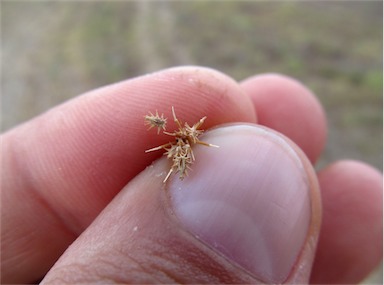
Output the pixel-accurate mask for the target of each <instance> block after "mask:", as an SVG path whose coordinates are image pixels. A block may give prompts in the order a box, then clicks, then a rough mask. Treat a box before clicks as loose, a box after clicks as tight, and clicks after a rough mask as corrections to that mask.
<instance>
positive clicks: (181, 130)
mask: <svg viewBox="0 0 384 285" xmlns="http://www.w3.org/2000/svg"><path fill="white" fill-rule="evenodd" d="M172 115H173V120H174V121H175V123H176V125H177V127H178V129H177V130H175V131H173V132H172V133H170V132H166V131H165V125H166V123H167V119H166V118H164V117H163V114H162V115H161V116H159V114H158V113H157V111H156V115H153V114H152V113H149V115H146V116H145V122H146V124H147V125H150V128H149V129H151V128H153V127H157V128H158V129H157V130H158V132H157V133H158V134H159V133H160V130H161V129H163V133H164V134H166V135H168V136H172V137H174V141H172V142H169V143H166V144H163V145H160V146H158V147H154V148H151V149H148V150H146V151H145V152H152V151H156V150H161V149H163V150H165V153H164V155H166V156H167V158H168V159H170V160H172V166H171V169H170V170H169V172H168V174H167V176H166V177H165V179H164V181H163V182H164V183H165V182H166V181H167V180H168V178H169V177H170V176H171V174H172V173H177V172H178V173H179V178H180V179H181V180H183V179H184V177H185V176H187V175H188V170H190V169H191V165H192V164H193V162H194V161H195V156H194V154H193V150H192V146H193V145H195V144H201V145H205V146H211V147H218V146H217V145H213V144H210V143H206V142H203V141H201V140H199V136H200V135H201V134H202V133H203V132H204V130H202V129H200V127H201V125H202V124H203V123H204V121H205V119H206V118H207V117H203V118H201V119H200V120H199V121H198V122H197V123H196V124H194V125H193V126H190V125H189V124H188V123H186V122H185V123H184V124H183V123H182V122H181V121H180V120H179V119H178V118H177V117H176V113H175V109H174V108H173V106H172Z"/></svg>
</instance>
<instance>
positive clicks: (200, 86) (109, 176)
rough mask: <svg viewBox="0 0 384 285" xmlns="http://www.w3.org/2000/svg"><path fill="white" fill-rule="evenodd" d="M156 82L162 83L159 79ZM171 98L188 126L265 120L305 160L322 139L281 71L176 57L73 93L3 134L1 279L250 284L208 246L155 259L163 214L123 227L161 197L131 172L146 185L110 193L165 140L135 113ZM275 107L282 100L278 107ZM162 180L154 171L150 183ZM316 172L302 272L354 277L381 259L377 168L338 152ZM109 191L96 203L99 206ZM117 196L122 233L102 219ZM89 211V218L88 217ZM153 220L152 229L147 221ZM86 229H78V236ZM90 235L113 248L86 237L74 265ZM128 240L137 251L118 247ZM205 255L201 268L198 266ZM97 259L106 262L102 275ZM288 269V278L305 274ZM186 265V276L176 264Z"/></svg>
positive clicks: (313, 107) (331, 278)
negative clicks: (234, 72)
mask: <svg viewBox="0 0 384 285" xmlns="http://www.w3.org/2000/svg"><path fill="white" fill-rule="evenodd" d="M190 78H193V79H194V80H193V81H192V82H195V83H194V84H191V81H190V80H189V79H190ZM164 82H166V85H167V87H166V88H165V89H164V88H161V87H162V86H164ZM170 106H174V108H175V109H176V110H177V113H178V116H180V114H182V115H183V116H182V117H183V120H185V121H186V122H189V123H191V124H192V123H195V122H197V121H198V120H199V119H200V118H202V117H204V116H207V117H208V119H207V121H206V122H205V123H204V129H209V128H211V127H214V126H216V125H219V124H222V123H231V122H248V123H259V124H262V125H264V126H267V127H269V128H271V129H274V130H276V131H278V132H281V133H283V134H284V135H286V136H287V137H289V138H290V139H291V140H292V141H293V142H295V143H296V144H297V145H298V146H299V147H300V148H301V149H302V150H303V152H304V153H305V155H306V156H307V157H308V158H309V160H310V161H311V162H312V163H313V164H315V163H316V161H317V160H318V158H319V156H320V155H321V152H322V150H323V148H324V144H325V141H326V133H327V129H326V123H325V115H324V112H323V110H322V108H321V106H320V104H319V103H318V101H317V100H316V99H315V97H314V95H313V94H312V93H311V92H310V91H309V90H308V89H307V88H305V87H304V86H303V85H302V84H301V83H299V82H297V81H295V80H293V79H291V78H288V77H285V76H281V75H275V74H264V75H258V76H255V77H250V78H249V79H247V80H245V81H243V82H240V83H237V82H235V81H233V80H232V79H230V78H229V77H227V76H224V75H222V74H220V73H218V72H216V71H212V70H207V69H202V68H195V67H183V68H177V69H171V70H165V71H161V72H159V73H157V74H153V75H150V76H145V77H141V78H137V79H133V80H127V81H124V82H121V83H119V84H117V85H113V86H109V87H108V86H107V87H105V88H102V89H98V90H96V91H93V92H90V93H88V94H86V95H83V96H79V97H77V98H75V99H73V100H71V101H69V102H68V103H65V104H63V105H61V106H58V107H56V108H54V109H52V110H50V111H49V112H47V113H45V114H43V115H41V116H39V117H37V118H35V119H32V120H30V121H28V122H26V123H25V124H22V125H20V126H18V127H16V128H14V129H12V130H10V131H8V132H6V133H5V134H3V135H2V137H1V140H2V141H1V143H2V149H1V151H2V154H1V156H2V171H1V174H2V186H1V192H2V204H1V207H2V209H1V211H2V245H1V246H2V249H1V250H2V257H1V258H2V260H1V261H2V262H1V264H2V268H1V271H2V276H1V281H2V283H29V282H36V281H37V280H41V279H42V278H43V277H44V275H45V274H46V273H47V272H48V271H50V273H48V275H47V279H45V281H47V282H52V281H56V282H59V283H61V284H64V283H68V284H72V283H80V282H106V280H107V281H108V282H113V281H115V282H119V283H138V282H145V283H159V282H164V283H170V282H172V281H174V280H178V281H180V282H184V283H197V282H198V281H200V282H201V280H204V281H205V282H207V283H212V282H214V281H215V280H217V278H219V277H218V276H223V275H225V276H226V278H227V279H226V280H227V281H228V282H229V283H234V282H236V281H239V280H243V281H244V280H247V281H248V282H251V281H252V282H257V280H253V279H252V277H244V276H243V275H244V273H243V272H240V271H236V269H231V270H229V271H225V270H226V269H225V268H226V267H220V266H216V264H215V263H214V262H215V257H214V256H212V257H210V256H206V257H204V258H200V259H188V262H186V260H182V262H181V260H177V257H176V258H174V257H173V258H168V257H167V255H166V254H164V255H163V256H161V257H162V259H158V258H157V259H156V258H154V257H153V255H152V254H151V249H153V248H156V249H157V250H158V252H163V253H166V252H167V251H168V249H171V248H172V246H173V244H170V243H167V242H165V243H162V244H156V241H157V240H161V238H162V237H164V236H166V235H167V234H168V233H167V232H165V230H166V229H167V228H168V229H169V228H171V229H172V230H175V229H174V228H173V226H171V225H170V224H167V223H168V221H167V220H166V219H162V218H161V217H159V218H158V219H156V221H152V223H155V222H156V224H151V222H149V224H148V228H147V230H146V231H140V229H139V230H137V228H136V230H137V231H136V230H134V231H135V232H136V233H137V235H136V236H135V237H138V238H131V235H130V234H129V233H130V232H132V229H135V226H136V225H137V222H138V221H139V222H140V220H142V219H145V217H146V216H147V215H148V212H150V211H155V210H156V209H158V208H159V207H161V206H160V205H158V204H156V203H159V202H161V201H160V200H158V199H152V198H151V196H150V195H153V193H157V192H154V191H153V192H152V191H151V189H152V188H153V185H152V184H151V183H152V182H151V183H147V184H143V185H142V184H140V181H141V180H135V181H136V182H133V184H134V186H135V189H140V188H143V189H144V188H146V189H145V190H148V191H137V192H134V191H133V192H132V194H131V195H130V196H129V197H128V196H127V195H125V194H124V193H121V195H118V196H116V195H117V194H118V193H119V192H120V191H121V190H122V189H123V188H124V187H125V185H127V184H128V183H129V182H130V181H131V180H133V178H135V177H136V176H137V175H138V174H139V173H140V172H141V171H142V170H143V169H145V167H146V166H148V165H150V164H151V162H152V161H153V160H154V159H156V158H158V157H160V156H161V153H160V152H152V153H150V154H148V153H145V150H147V149H150V148H151V147H153V146H157V145H163V144H165V143H167V141H164V137H161V136H158V135H157V130H156V129H153V130H152V131H147V127H146V126H144V124H143V116H144V115H145V114H147V112H148V110H161V112H163V110H164V113H165V112H168V113H166V114H165V117H168V118H172V114H171V113H170V111H169V110H170ZM279 106H284V112H281V108H280V109H279ZM84 110H87V111H86V112H85V111H84ZM89 110H92V111H89ZM278 110H280V111H278ZM299 122H300V123H299ZM168 124H169V127H170V130H172V129H175V128H174V127H175V126H174V125H172V124H174V122H168ZM132 126H134V127H132ZM140 126H142V127H140ZM167 129H168V125H167ZM214 150H215V149H214V148H212V151H214ZM164 167H165V169H167V168H166V167H169V166H167V165H164ZM308 167H310V166H308ZM168 169H169V168H168ZM163 178H164V177H159V183H160V184H162V180H163ZM317 178H318V181H319V185H320V193H321V196H322V201H321V208H322V212H323V215H322V216H323V223H322V227H321V228H320V233H319V232H315V233H312V234H314V235H318V234H320V239H319V245H318V249H317V251H315V249H313V248H312V249H309V251H311V250H312V251H313V252H310V253H309V254H308V256H309V257H308V260H305V257H303V258H304V260H303V261H302V262H304V263H307V266H306V267H305V268H308V269H307V270H310V268H312V275H311V276H310V277H309V279H308V278H307V279H306V280H305V282H307V283H358V282H360V281H361V280H362V279H363V278H364V277H365V276H366V275H367V274H369V273H370V272H371V270H372V269H374V268H375V266H377V265H378V264H379V262H380V260H381V259H382V238H383V237H382V204H381V201H382V175H381V173H380V172H379V171H378V170H376V169H374V168H373V167H371V166H369V165H366V164H364V163H361V162H357V161H337V162H335V163H333V164H331V165H329V166H328V167H326V168H324V169H322V170H320V171H319V172H318V173H317ZM130 185H131V184H128V186H127V187H128V188H129V187H131V186H132V185H131V186H130ZM127 187H126V188H127ZM151 187H152V188H151ZM156 191H157V189H156ZM126 192H127V191H126ZM112 199H113V200H114V201H113V203H112V204H111V205H110V207H108V210H107V211H106V213H105V214H103V213H104V212H103V213H102V214H100V212H101V211H102V210H103V209H104V208H105V207H106V206H107V205H108V204H109V203H110V201H111V200H112ZM119 199H127V200H125V201H124V204H125V205H130V206H131V207H130V208H129V213H126V214H125V215H123V217H126V219H127V220H124V222H122V223H121V224H118V226H119V227H126V228H127V234H126V235H124V236H122V237H121V236H119V235H113V233H112V232H113V231H111V229H109V230H108V231H106V227H103V219H104V216H105V215H108V214H109V215H112V214H113V211H117V212H119V211H120V212H121V211H125V208H121V207H120V208H119V207H116V208H114V205H119ZM346 199H348V200H347V201H346ZM319 203H320V201H319ZM120 212H119V213H120ZM99 214H100V216H99V218H98V221H99V222H98V223H94V224H92V222H93V221H94V219H95V218H96V216H98V215H99ZM319 215H321V213H320V212H319ZM131 222H132V224H130V223H131ZM116 223H119V221H117V222H116ZM162 223H164V224H162ZM157 228H158V229H162V230H159V231H155V230H154V229H157ZM86 229H87V232H86V234H84V235H83V238H78V237H79V236H80V235H81V234H82V233H83V232H84V231H85V230H86ZM128 229H130V231H129V230H128ZM151 229H153V231H152V232H151ZM176 230H177V229H176ZM149 232H151V236H150V237H149V236H148V233H149ZM156 235H159V236H156ZM160 235H163V236H160ZM92 237H97V238H104V237H109V242H110V243H115V244H116V245H118V246H117V247H116V251H114V252H105V251H103V248H102V247H97V248H91V249H89V247H88V248H87V250H92V251H93V252H96V253H97V254H95V255H94V259H93V260H91V261H90V262H89V263H88V265H87V266H84V265H81V264H79V263H78V259H77V257H78V256H82V254H83V252H85V250H86V249H85V245H87V246H89V244H90V243H89V242H86V239H88V240H89V239H92ZM184 238H185V236H184V235H180V236H177V239H176V241H177V244H178V246H180V245H184V246H185V247H181V248H180V255H181V256H182V255H183V252H184V251H185V253H187V252H188V250H189V238H188V237H186V238H185V239H184ZM72 243H73V245H72V247H71V248H70V249H68V250H67V252H66V254H65V256H63V258H62V259H61V261H62V262H61V264H66V265H65V266H63V265H62V266H60V264H56V265H54V263H55V261H56V260H57V259H58V258H59V257H60V256H61V255H62V254H63V252H64V251H65V250H66V249H67V248H68V246H69V245H70V244H72ZM167 247H169V248H167ZM129 248H135V249H138V250H136V251H135V253H132V254H131V255H128V256H124V257H122V256H121V255H119V252H122V251H124V250H127V249H129ZM127 251H128V252H129V250H127ZM311 256H314V259H315V261H314V263H312V259H311ZM121 258H124V260H125V263H124V266H123V268H121V267H119V264H121ZM164 260H166V261H167V262H166V265H167V267H166V271H165V272H163V271H162V269H164V267H163V264H164ZM138 261H140V262H138ZM208 261H209V262H210V263H209V265H210V266H206V265H207V264H205V262H208ZM159 262H161V263H162V264H160V263H159ZM160 265H161V266H160ZM101 268H102V269H105V268H110V270H108V271H107V272H103V273H100V272H101V271H100V269H101ZM196 268H198V269H199V270H200V271H198V274H195V273H196V272H197V271H196ZM188 269H190V270H188ZM183 270H184V271H183ZM295 270H296V269H293V272H292V274H291V276H295V274H296V275H298V274H303V273H302V272H295ZM188 271H190V272H193V273H194V274H190V275H188V274H183V273H182V272H188ZM122 273H124V274H122ZM165 273H166V274H165ZM303 275H304V276H306V274H305V273H304V274H303ZM307 275H308V276H309V274H307ZM167 278H169V279H167ZM244 278H245V279H244ZM247 278H248V279H247Z"/></svg>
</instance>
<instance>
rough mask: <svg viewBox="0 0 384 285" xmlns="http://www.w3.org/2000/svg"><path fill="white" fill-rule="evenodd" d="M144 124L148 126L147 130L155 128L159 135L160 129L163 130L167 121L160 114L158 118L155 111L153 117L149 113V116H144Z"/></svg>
mask: <svg viewBox="0 0 384 285" xmlns="http://www.w3.org/2000/svg"><path fill="white" fill-rule="evenodd" d="M144 123H145V124H146V125H149V128H148V130H150V129H152V128H153V127H157V134H159V133H160V130H161V129H163V130H165V126H166V125H167V119H166V118H164V114H161V116H160V115H159V114H158V113H157V110H156V114H155V115H154V114H152V113H151V112H149V115H145V116H144Z"/></svg>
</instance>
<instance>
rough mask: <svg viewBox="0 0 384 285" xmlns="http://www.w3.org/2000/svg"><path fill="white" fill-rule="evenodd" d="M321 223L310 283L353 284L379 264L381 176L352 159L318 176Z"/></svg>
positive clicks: (328, 168)
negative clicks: (321, 208) (321, 211)
mask: <svg viewBox="0 0 384 285" xmlns="http://www.w3.org/2000/svg"><path fill="white" fill-rule="evenodd" d="M319 182H320V187H321V194H322V200H323V223H322V226H321V234H320V239H319V245H318V249H317V253H316V259H315V263H314V267H313V273H312V276H311V283H317V284H357V283H359V282H361V281H362V279H363V278H365V277H366V276H367V275H368V274H369V273H370V272H371V271H372V270H373V269H374V268H375V267H376V266H377V265H378V264H379V262H380V261H381V260H382V258H383V256H382V253H383V208H382V201H383V191H382V187H383V185H382V183H383V182H382V175H381V174H380V173H379V172H378V171H377V170H376V169H373V168H372V167H370V166H368V165H365V164H363V163H360V162H355V161H340V162H337V163H335V164H332V165H331V166H329V167H327V168H326V169H324V170H322V171H321V172H320V173H319Z"/></svg>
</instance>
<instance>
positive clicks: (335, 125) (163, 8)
mask: <svg viewBox="0 0 384 285" xmlns="http://www.w3.org/2000/svg"><path fill="white" fill-rule="evenodd" d="M382 5H383V4H382V2H381V1H361V2H359V1H340V2H336V1H335V2H332V1H311V2H309V1H308V2H301V1H300V2H292V1H281V2H264V1H262V2H259V1H249V2H247V1H225V2H216V1H180V2H176V1H169V2H168V1H162V2H160V1H154V2H147V1H128V2H121V1H116V2H115V1H111V2H107V1H104V2H87V1H79V2H76V1H74V2H73V1H68V2H66V1H60V2H50V1H42V2H35V1H31V2H27V1H20V2H18V1H16V2H11V1H8V2H4V3H3V4H2V10H1V26H2V53H3V58H2V82H1V83H2V84H1V87H2V90H1V91H2V114H1V115H2V116H1V117H2V130H3V131H4V130H7V129H9V128H11V127H12V126H14V125H16V124H18V123H20V122H22V121H24V120H27V119H29V118H31V117H33V116H35V115H37V114H39V113H41V112H42V111H44V110H46V109H48V108H50V107H51V106H54V105H56V104H58V103H60V102H62V101H65V100H67V99H68V98H71V97H74V96H76V95H78V94H80V93H82V92H85V91H87V90H90V89H93V88H96V87H99V86H102V85H105V84H109V83H113V82H116V81H120V80H123V79H126V78H129V77H134V76H138V75H141V74H144V73H147V72H151V71H155V70H158V69H162V68H166V67H171V66H175V65H185V64H188V65H190V64H193V65H203V66H209V67H212V68H216V69H218V70H220V71H222V72H224V73H227V74H229V75H230V76H232V77H234V78H235V79H237V80H241V79H244V78H246V77H248V76H250V75H253V74H256V73H264V72H279V73H285V74H287V75H290V76H292V77H296V78H298V79H299V80H301V81H302V82H303V83H304V84H306V85H307V86H309V88H311V89H312V90H313V91H314V92H315V93H316V94H317V95H318V97H319V100H320V101H321V102H322V103H323V105H324V107H325V110H326V112H327V114H328V118H329V129H330V131H329V140H328V144H327V147H326V149H325V153H324V157H323V159H322V160H321V161H320V165H325V164H326V163H329V162H331V161H333V160H335V159H340V158H354V159H360V160H363V161H366V162H368V163H371V164H373V165H375V166H376V167H378V168H381V169H382V123H383V117H382V85H383V73H382V62H383V61H382V48H383V46H382V35H383V27H382Z"/></svg>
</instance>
